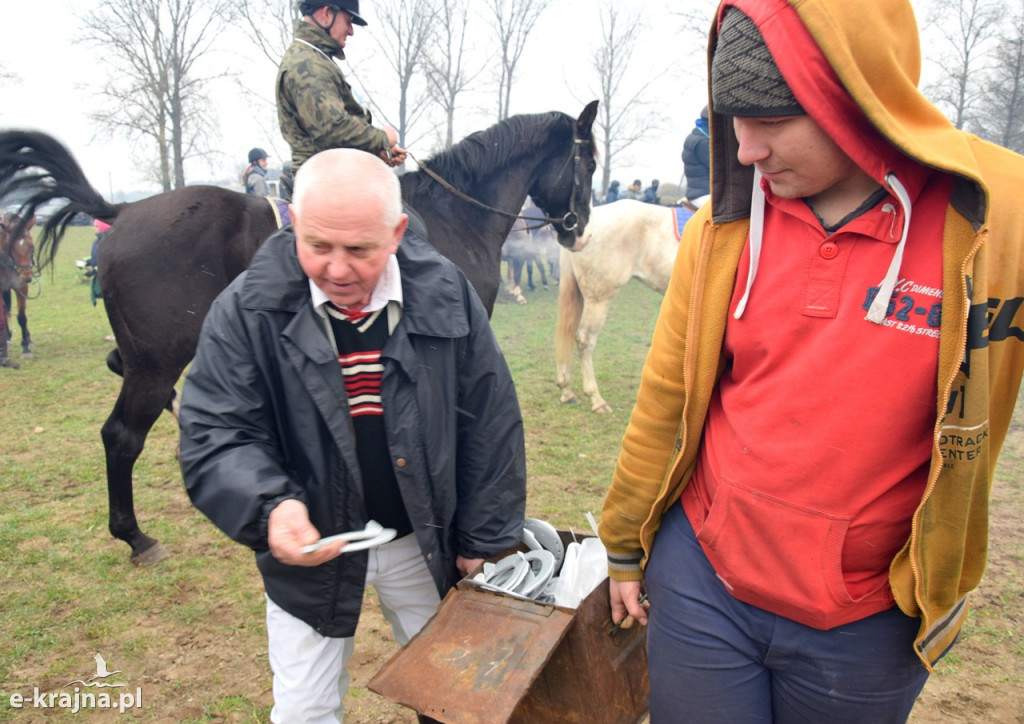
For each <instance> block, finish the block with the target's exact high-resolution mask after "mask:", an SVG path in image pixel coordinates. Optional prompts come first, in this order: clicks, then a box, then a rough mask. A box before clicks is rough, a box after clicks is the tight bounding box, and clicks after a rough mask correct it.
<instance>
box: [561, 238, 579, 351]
mask: <svg viewBox="0 0 1024 724" xmlns="http://www.w3.org/2000/svg"><path fill="white" fill-rule="evenodd" d="M572 253H573V252H571V251H569V250H568V249H561V250H560V251H559V252H558V269H559V279H558V321H557V322H556V323H555V364H556V365H557V366H558V367H562V366H568V365H570V364H571V363H572V350H573V345H574V344H575V342H576V330H578V329H579V326H580V320H581V319H582V318H583V292H582V291H580V285H579V282H578V281H577V279H576V272H575V271H574V270H573V268H572V257H571V256H570V254H572Z"/></svg>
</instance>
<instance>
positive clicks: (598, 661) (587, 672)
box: [368, 531, 648, 724]
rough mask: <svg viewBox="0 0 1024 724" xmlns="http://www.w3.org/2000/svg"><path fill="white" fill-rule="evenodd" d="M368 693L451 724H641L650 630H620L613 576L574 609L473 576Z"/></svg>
mask: <svg viewBox="0 0 1024 724" xmlns="http://www.w3.org/2000/svg"><path fill="white" fill-rule="evenodd" d="M559 535H560V536H561V537H562V539H563V541H564V542H568V540H571V534H569V533H566V532H564V531H559ZM508 553H509V554H511V553H513V551H508ZM368 687H369V689H370V690H371V691H375V692H377V693H378V694H380V695H382V696H385V697H387V698H388V699H391V700H393V701H395V702H398V703H399V704H403V705H405V706H408V707H411V708H412V709H415V710H416V711H417V712H419V713H420V714H425V715H426V716H429V717H431V718H433V719H436V720H437V721H440V722H444V723H445V724H546V723H548V722H550V723H551V724H556V723H557V724H574V723H578V724H635V723H636V722H639V721H641V720H642V719H643V718H644V717H645V716H646V714H647V698H648V680H647V649H646V628H644V627H642V626H639V625H634V626H632V627H631V628H628V629H621V628H619V627H617V626H614V625H613V624H612V621H611V609H610V608H609V604H608V579H607V578H606V579H605V580H604V581H603V582H602V583H601V584H600V585H599V586H598V587H597V588H596V589H595V590H594V591H592V592H591V593H590V595H588V596H587V597H586V598H585V599H584V600H583V602H582V603H581V604H580V606H579V608H577V609H575V610H573V609H569V608H562V607H559V606H553V605H550V604H542V603H537V602H535V601H527V600H523V599H521V598H517V597H514V596H507V595H504V594H502V593H496V592H492V591H488V590H484V589H481V588H478V587H477V586H476V585H475V583H474V582H473V581H472V580H470V579H469V578H467V579H463V580H462V581H461V582H460V583H459V584H458V586H457V587H456V588H455V589H453V590H452V591H450V592H449V593H448V595H447V596H446V597H445V599H444V600H443V601H442V602H441V605H440V607H439V608H438V610H437V613H436V614H435V615H434V616H433V617H432V618H431V619H430V621H428V622H427V624H426V625H425V626H424V627H423V629H422V630H421V631H420V632H419V633H418V634H417V635H416V636H415V637H413V639H412V640H411V641H409V643H408V644H406V646H404V647H403V648H402V649H401V650H400V651H398V653H397V654H395V655H394V656H393V657H392V658H391V660H390V661H388V662H387V663H386V664H384V666H383V667H381V669H380V671H378V672H377V673H376V674H375V675H374V677H373V678H372V679H371V680H370V682H369V684H368Z"/></svg>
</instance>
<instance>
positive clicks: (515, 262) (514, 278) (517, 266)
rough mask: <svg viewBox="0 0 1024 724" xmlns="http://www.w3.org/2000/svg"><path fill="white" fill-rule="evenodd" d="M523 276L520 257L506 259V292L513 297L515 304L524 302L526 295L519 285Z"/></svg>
mask: <svg viewBox="0 0 1024 724" xmlns="http://www.w3.org/2000/svg"><path fill="white" fill-rule="evenodd" d="M522 278H523V260H522V258H521V257H518V256H516V257H511V258H510V259H509V260H508V280H509V290H508V293H509V294H511V295H512V296H513V297H515V300H516V303H517V304H526V297H524V296H523V289H522V287H520V286H519V282H520V280H521V279H522Z"/></svg>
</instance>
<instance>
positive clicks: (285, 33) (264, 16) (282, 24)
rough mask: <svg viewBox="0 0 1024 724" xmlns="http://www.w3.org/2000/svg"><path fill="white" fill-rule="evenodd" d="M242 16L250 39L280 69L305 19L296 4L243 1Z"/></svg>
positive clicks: (275, 0)
mask: <svg viewBox="0 0 1024 724" xmlns="http://www.w3.org/2000/svg"><path fill="white" fill-rule="evenodd" d="M238 14H239V17H241V19H242V21H243V23H244V24H245V26H246V27H247V28H248V33H247V37H249V38H251V39H252V42H253V43H254V44H255V46H256V47H257V48H259V50H260V52H261V53H263V55H264V56H265V57H266V58H267V60H269V61H270V62H271V63H273V64H274V65H275V66H277V64H278V63H280V62H281V56H283V55H284V51H285V50H287V49H288V46H289V45H290V44H291V42H292V31H293V29H294V28H295V23H296V21H298V20H301V19H302V14H301V13H299V6H298V3H297V2H296V0H241V4H240V6H239V8H238Z"/></svg>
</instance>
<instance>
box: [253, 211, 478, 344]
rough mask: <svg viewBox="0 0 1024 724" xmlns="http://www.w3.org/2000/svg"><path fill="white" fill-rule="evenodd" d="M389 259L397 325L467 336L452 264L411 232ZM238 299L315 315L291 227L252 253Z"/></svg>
mask: <svg viewBox="0 0 1024 724" xmlns="http://www.w3.org/2000/svg"><path fill="white" fill-rule="evenodd" d="M395 257H396V258H397V260H398V266H399V269H400V270H401V277H402V297H403V305H402V321H401V326H402V327H404V328H405V331H406V332H407V333H409V334H422V335H427V336H434V337H461V336H464V335H466V334H468V332H469V310H468V309H467V306H466V305H467V302H468V300H467V298H466V297H465V296H464V294H463V287H462V284H461V283H460V280H459V274H460V272H459V271H458V270H457V269H456V267H455V265H454V264H453V263H452V262H451V261H449V260H447V259H445V258H444V257H443V256H441V255H440V254H439V253H438V252H437V251H436V250H435V249H434V248H433V247H432V246H430V244H428V243H427V241H426V240H425V239H423V238H422V237H421V236H419V235H418V234H416V233H415V232H412V231H406V233H405V236H404V237H402V243H401V244H399V246H398V251H397V252H396V254H395ZM467 286H468V285H467ZM240 299H241V305H242V307H243V308H244V309H264V310H268V311H279V312H290V313H292V314H299V313H301V312H303V311H307V312H308V313H309V314H310V315H314V314H315V313H314V311H313V306H312V304H311V302H310V292H309V280H308V277H306V275H305V273H303V271H302V267H300V266H299V259H298V255H297V254H296V252H295V232H294V230H293V228H292V227H291V226H286V227H285V228H283V229H281V230H280V231H278V232H277V233H275V234H274V235H273V236H271V237H270V238H269V239H267V240H266V241H265V242H264V243H263V246H261V247H260V249H259V251H257V252H256V255H255V256H254V257H253V260H252V263H251V264H250V265H249V268H248V270H247V271H246V277H245V281H244V283H243V286H242V290H241V297H240Z"/></svg>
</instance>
